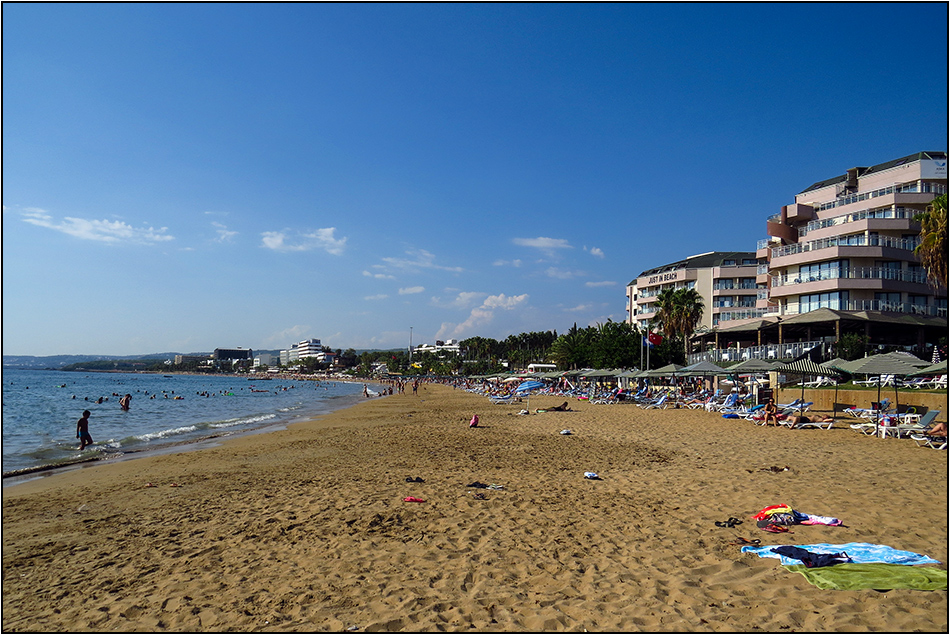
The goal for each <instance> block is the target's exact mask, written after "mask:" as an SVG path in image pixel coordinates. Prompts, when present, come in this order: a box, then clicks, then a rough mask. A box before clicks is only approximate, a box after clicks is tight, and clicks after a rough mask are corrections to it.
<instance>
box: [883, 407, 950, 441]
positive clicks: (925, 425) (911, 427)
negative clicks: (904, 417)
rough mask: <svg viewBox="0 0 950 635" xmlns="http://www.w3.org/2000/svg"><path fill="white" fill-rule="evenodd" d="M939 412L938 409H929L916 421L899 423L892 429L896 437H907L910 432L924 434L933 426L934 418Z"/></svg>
mask: <svg viewBox="0 0 950 635" xmlns="http://www.w3.org/2000/svg"><path fill="white" fill-rule="evenodd" d="M939 414H940V411H939V410H930V411H928V412H927V413H926V414H924V416H922V417H921V418H920V421H918V422H917V423H899V424H897V425H896V426H894V427H895V428H896V430H894V436H896V437H902V436H903V437H908V436H910V435H912V434H924V433H926V431H927V430H929V429H930V428H931V427H932V426H933V422H934V419H936V418H937V415H939Z"/></svg>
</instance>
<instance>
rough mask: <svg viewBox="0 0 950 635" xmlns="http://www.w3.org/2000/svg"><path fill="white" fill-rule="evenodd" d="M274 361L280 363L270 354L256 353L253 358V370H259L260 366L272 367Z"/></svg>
mask: <svg viewBox="0 0 950 635" xmlns="http://www.w3.org/2000/svg"><path fill="white" fill-rule="evenodd" d="M275 359H277V361H278V362H279V361H280V359H279V358H275V357H274V356H273V355H271V354H270V353H258V354H257V355H256V356H255V357H254V368H260V367H261V366H273V365H274V360H275Z"/></svg>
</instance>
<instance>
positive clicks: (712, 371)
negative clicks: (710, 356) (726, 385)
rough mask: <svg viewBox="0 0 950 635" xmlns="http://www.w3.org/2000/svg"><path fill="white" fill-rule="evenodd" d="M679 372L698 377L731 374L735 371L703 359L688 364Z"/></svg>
mask: <svg viewBox="0 0 950 635" xmlns="http://www.w3.org/2000/svg"><path fill="white" fill-rule="evenodd" d="M678 374H680V375H692V376H696V377H698V376H703V375H731V374H733V372H732V371H730V370H726V369H725V368H723V367H722V366H716V365H715V364H713V363H712V362H710V361H706V360H703V361H701V362H696V363H695V364H692V365H690V366H687V367H686V368H684V369H683V370H682V371H681V372H680V373H678Z"/></svg>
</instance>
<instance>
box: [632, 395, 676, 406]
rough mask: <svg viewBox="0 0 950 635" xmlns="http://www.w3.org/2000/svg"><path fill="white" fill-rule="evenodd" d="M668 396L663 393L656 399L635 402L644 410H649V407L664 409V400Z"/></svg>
mask: <svg viewBox="0 0 950 635" xmlns="http://www.w3.org/2000/svg"><path fill="white" fill-rule="evenodd" d="M668 397H669V395H663V396H662V397H660V398H659V399H657V400H656V401H651V402H649V403H642V404H637V405H638V406H640V407H641V408H643V409H644V410H651V409H653V408H657V409H665V408H666V400H667V398H668Z"/></svg>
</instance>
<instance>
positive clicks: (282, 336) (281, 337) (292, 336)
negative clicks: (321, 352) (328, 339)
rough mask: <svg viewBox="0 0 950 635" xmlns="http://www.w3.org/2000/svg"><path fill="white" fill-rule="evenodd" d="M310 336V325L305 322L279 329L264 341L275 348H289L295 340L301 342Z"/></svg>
mask: <svg viewBox="0 0 950 635" xmlns="http://www.w3.org/2000/svg"><path fill="white" fill-rule="evenodd" d="M309 337H313V336H312V335H310V326H308V325H305V324H295V325H294V326H290V327H287V328H285V329H283V330H281V331H277V332H276V333H273V334H271V335H270V337H267V338H266V339H265V340H264V343H265V344H267V345H268V346H269V347H274V348H284V349H285V348H288V347H289V346H290V345H291V344H293V343H294V342H301V341H303V340H305V339H307V338H309Z"/></svg>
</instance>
